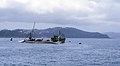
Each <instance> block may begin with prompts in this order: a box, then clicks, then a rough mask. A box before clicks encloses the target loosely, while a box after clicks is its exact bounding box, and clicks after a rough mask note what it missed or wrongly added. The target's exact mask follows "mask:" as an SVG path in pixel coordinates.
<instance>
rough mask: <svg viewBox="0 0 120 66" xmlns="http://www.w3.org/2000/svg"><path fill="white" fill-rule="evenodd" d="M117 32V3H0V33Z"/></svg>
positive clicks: (21, 0)
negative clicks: (57, 29) (54, 30)
mask: <svg viewBox="0 0 120 66" xmlns="http://www.w3.org/2000/svg"><path fill="white" fill-rule="evenodd" d="M34 22H36V23H37V24H36V28H37V29H45V28H52V27H75V28H78V29H81V30H86V31H92V32H93V31H95V32H96V31H99V32H120V0H0V29H18V28H20V29H31V28H32V25H33V23H34Z"/></svg>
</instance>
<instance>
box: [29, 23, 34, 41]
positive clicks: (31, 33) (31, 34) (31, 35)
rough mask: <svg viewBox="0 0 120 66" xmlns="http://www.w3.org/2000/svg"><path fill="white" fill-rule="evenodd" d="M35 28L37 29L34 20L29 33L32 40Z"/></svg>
mask: <svg viewBox="0 0 120 66" xmlns="http://www.w3.org/2000/svg"><path fill="white" fill-rule="evenodd" d="M34 29H35V22H34V24H33V28H32V31H31V32H30V34H29V39H30V40H31V39H32V37H33V33H34Z"/></svg>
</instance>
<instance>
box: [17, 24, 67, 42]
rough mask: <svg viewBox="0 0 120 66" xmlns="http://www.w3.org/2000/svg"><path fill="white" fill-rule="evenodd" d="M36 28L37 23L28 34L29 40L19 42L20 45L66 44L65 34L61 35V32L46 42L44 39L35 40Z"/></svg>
mask: <svg viewBox="0 0 120 66" xmlns="http://www.w3.org/2000/svg"><path fill="white" fill-rule="evenodd" d="M34 27H35V23H34V26H33V29H32V31H31V32H30V33H29V34H28V36H27V38H28V39H26V38H25V39H24V40H21V41H19V42H20V43H32V44H33V43H36V44H61V43H65V39H66V38H65V35H64V34H63V33H61V31H59V34H58V35H54V36H53V37H51V38H50V39H47V40H44V39H34V38H33V32H34Z"/></svg>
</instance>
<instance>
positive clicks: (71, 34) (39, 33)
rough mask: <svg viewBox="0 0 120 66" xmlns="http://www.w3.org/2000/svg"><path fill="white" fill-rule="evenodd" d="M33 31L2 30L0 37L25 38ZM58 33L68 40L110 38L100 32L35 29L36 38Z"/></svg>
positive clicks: (74, 29)
mask: <svg viewBox="0 0 120 66" xmlns="http://www.w3.org/2000/svg"><path fill="white" fill-rule="evenodd" d="M30 31H31V30H25V29H16V30H1V31H0V37H16V38H24V37H26V36H27V35H28V33H29V32H30ZM58 31H61V32H62V33H64V34H65V36H66V37H67V38H109V36H107V35H105V34H101V33H98V32H87V31H83V30H79V29H76V28H71V27H66V28H62V27H55V28H48V29H43V30H39V29H35V32H34V37H38V38H40V37H52V36H53V35H57V34H58Z"/></svg>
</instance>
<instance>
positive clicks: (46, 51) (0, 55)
mask: <svg viewBox="0 0 120 66" xmlns="http://www.w3.org/2000/svg"><path fill="white" fill-rule="evenodd" d="M9 40H10V39H9V38H0V66H120V39H78V38H73V39H67V41H66V43H65V44H57V45H50V44H27V43H19V42H18V41H19V40H21V39H18V38H14V39H13V41H12V42H10V41H9ZM69 41H71V42H69ZM79 42H82V44H79Z"/></svg>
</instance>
